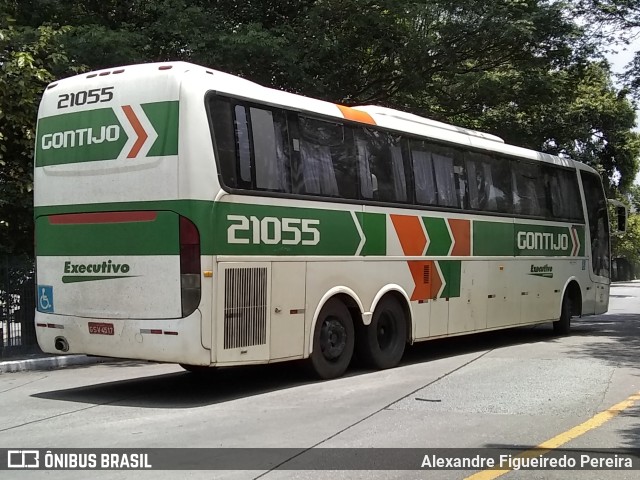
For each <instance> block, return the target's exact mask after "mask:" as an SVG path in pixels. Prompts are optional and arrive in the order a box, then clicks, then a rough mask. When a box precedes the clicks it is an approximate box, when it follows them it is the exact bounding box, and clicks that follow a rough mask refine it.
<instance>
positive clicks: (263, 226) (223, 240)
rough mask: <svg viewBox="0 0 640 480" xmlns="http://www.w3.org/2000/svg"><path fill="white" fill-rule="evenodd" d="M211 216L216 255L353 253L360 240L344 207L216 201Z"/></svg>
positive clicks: (350, 216)
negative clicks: (303, 206)
mask: <svg viewBox="0 0 640 480" xmlns="http://www.w3.org/2000/svg"><path fill="white" fill-rule="evenodd" d="M213 218H214V220H215V227H214V245H215V247H214V249H215V253H216V254H219V255H355V254H356V252H357V250H358V247H359V246H360V243H361V241H362V237H361V235H360V233H359V232H358V228H357V226H356V223H355V222H356V220H354V217H353V215H352V214H351V212H350V211H345V210H320V209H312V208H294V207H276V206H268V205H255V204H242V203H225V202H218V203H216V204H215V206H214V216H213ZM374 222H375V221H374ZM365 223H366V222H365Z"/></svg>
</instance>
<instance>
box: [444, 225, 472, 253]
mask: <svg viewBox="0 0 640 480" xmlns="http://www.w3.org/2000/svg"><path fill="white" fill-rule="evenodd" d="M449 227H450V228H451V233H452V234H453V241H454V242H455V243H454V245H453V250H451V255H452V256H454V257H455V256H469V255H471V222H470V221H469V220H460V219H453V218H450V219H449Z"/></svg>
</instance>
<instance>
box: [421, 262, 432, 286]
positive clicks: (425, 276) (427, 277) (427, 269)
mask: <svg viewBox="0 0 640 480" xmlns="http://www.w3.org/2000/svg"><path fill="white" fill-rule="evenodd" d="M422 268H423V270H422V281H423V283H424V284H425V285H428V284H429V283H431V265H424V266H423V267H422Z"/></svg>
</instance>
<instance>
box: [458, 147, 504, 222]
mask: <svg viewBox="0 0 640 480" xmlns="http://www.w3.org/2000/svg"><path fill="white" fill-rule="evenodd" d="M509 163H510V161H509V160H508V159H507V158H501V159H499V160H496V159H495V158H493V157H491V156H489V155H485V154H481V153H475V152H468V153H466V154H465V166H466V168H467V180H468V189H469V208H471V209H473V210H484V211H490V212H502V213H509V212H511V210H512V204H511V202H512V195H511V182H510V180H509V178H510V168H509Z"/></svg>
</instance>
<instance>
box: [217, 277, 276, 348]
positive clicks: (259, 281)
mask: <svg viewBox="0 0 640 480" xmlns="http://www.w3.org/2000/svg"><path fill="white" fill-rule="evenodd" d="M224 281H225V287H224V348H225V350H226V349H231V348H240V347H250V346H252V345H264V344H265V343H266V342H267V269H266V268H229V269H227V270H225V276H224Z"/></svg>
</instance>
